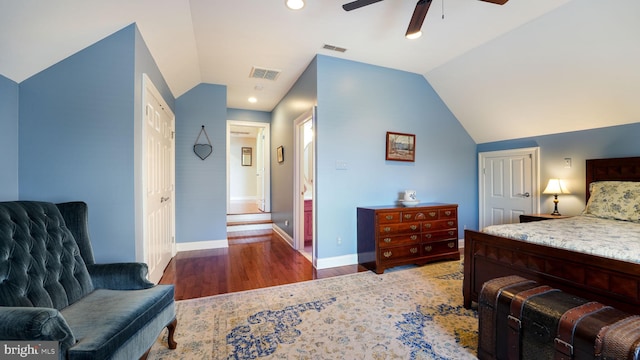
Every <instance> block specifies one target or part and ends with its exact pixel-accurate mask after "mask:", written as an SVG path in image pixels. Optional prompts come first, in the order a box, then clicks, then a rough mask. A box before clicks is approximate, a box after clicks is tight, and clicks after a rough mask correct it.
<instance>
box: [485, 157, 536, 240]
mask: <svg viewBox="0 0 640 360" xmlns="http://www.w3.org/2000/svg"><path fill="white" fill-rule="evenodd" d="M523 154H529V155H530V156H531V163H532V169H531V170H532V171H531V197H532V202H533V207H534V209H533V212H534V213H539V212H540V185H539V184H540V148H539V147H529V148H521V149H508V150H498V151H486V152H480V153H478V229H480V230H482V228H484V227H485V226H486V224H484V219H485V211H486V209H485V203H486V201H485V198H484V194H485V191H484V189H485V186H486V185H487V184H485V176H484V164H485V160H486V159H487V158H490V157H509V156H521V155H523Z"/></svg>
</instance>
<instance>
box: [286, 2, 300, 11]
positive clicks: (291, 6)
mask: <svg viewBox="0 0 640 360" xmlns="http://www.w3.org/2000/svg"><path fill="white" fill-rule="evenodd" d="M284 3H285V4H286V5H287V7H288V8H289V9H291V10H300V9H302V8H303V7H304V1H303V0H285V1H284Z"/></svg>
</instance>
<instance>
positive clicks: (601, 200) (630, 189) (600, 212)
mask: <svg viewBox="0 0 640 360" xmlns="http://www.w3.org/2000/svg"><path fill="white" fill-rule="evenodd" d="M589 193H590V194H591V196H590V197H589V202H588V203H587V206H586V208H585V209H584V211H583V214H584V215H592V216H596V217H600V218H604V219H616V220H626V221H635V222H640V182H630V181H599V182H593V183H591V184H590V185H589Z"/></svg>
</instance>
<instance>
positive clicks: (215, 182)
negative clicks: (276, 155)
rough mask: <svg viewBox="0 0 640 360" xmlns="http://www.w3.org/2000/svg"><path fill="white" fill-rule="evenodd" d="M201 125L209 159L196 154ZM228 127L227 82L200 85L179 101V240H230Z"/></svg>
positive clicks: (177, 117)
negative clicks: (210, 149) (209, 151)
mask: <svg viewBox="0 0 640 360" xmlns="http://www.w3.org/2000/svg"><path fill="white" fill-rule="evenodd" d="M202 125H204V126H205V130H206V132H207V134H208V135H209V139H210V140H211V143H212V145H213V153H212V154H211V155H210V156H209V157H207V158H206V159H205V160H201V159H200V158H199V157H197V156H196V154H195V153H194V152H193V145H194V144H195V142H196V138H198V134H199V133H200V130H201V128H202ZM226 131H227V87H226V86H223V85H213V84H200V85H198V86H196V87H195V88H193V89H191V90H189V91H188V92H187V93H185V94H184V95H182V96H180V97H179V98H178V99H176V242H177V243H185V242H198V241H211V240H225V239H226V238H227V186H226V183H227V175H226V168H227V166H226V162H227V151H226V144H227V142H226ZM198 143H199V144H202V143H207V139H206V137H205V136H204V134H203V135H202V136H200V139H199V140H198Z"/></svg>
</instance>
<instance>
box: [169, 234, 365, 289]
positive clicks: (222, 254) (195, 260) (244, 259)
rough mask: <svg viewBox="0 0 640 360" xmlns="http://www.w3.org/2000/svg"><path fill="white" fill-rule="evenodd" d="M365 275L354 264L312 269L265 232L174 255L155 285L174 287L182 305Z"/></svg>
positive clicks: (297, 255) (306, 261)
mask: <svg viewBox="0 0 640 360" xmlns="http://www.w3.org/2000/svg"><path fill="white" fill-rule="evenodd" d="M360 271H367V270H366V269H365V268H363V267H361V266H358V265H349V266H342V267H336V268H331V269H323V270H316V269H314V268H313V266H312V264H311V262H310V261H309V260H307V258H305V257H304V256H303V255H302V254H300V253H299V252H298V251H296V250H294V249H293V248H292V247H291V246H290V245H289V244H288V243H286V242H285V241H284V240H283V239H282V238H280V237H279V236H277V235H275V234H274V233H273V232H272V233H271V234H265V233H264V231H257V232H254V233H251V232H246V233H244V234H243V236H241V237H233V238H230V239H229V247H228V248H226V249H211V250H197V251H186V252H179V253H178V254H177V255H176V256H174V258H173V259H171V262H170V263H169V265H168V266H167V268H166V269H165V271H164V275H163V277H162V279H160V282H159V283H160V284H173V285H174V286H175V299H176V300H185V299H193V298H198V297H205V296H211V295H218V294H225V293H230V292H237V291H245V290H252V289H258V288H263V287H269V286H277V285H284V284H291V283H295V282H300V281H308V280H314V279H321V278H326V277H333V276H340V275H345V274H352V273H356V272H360Z"/></svg>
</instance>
